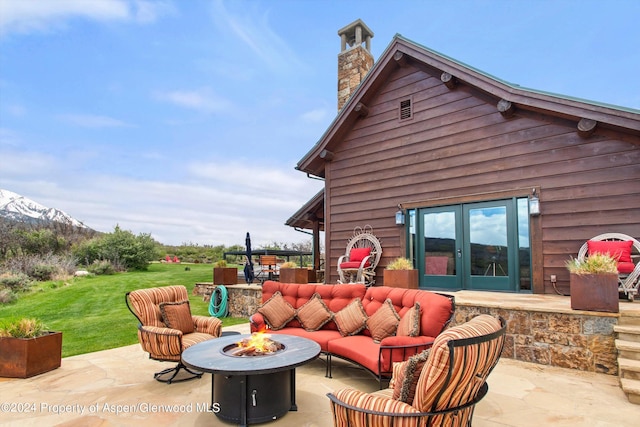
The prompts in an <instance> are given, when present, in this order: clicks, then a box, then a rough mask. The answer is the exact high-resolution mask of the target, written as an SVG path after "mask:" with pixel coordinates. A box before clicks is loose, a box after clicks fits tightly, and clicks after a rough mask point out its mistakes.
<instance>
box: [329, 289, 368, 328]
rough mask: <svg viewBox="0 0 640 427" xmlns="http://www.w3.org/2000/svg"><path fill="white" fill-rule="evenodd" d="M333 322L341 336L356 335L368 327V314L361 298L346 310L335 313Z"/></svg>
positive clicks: (355, 300) (350, 304) (351, 303)
mask: <svg viewBox="0 0 640 427" xmlns="http://www.w3.org/2000/svg"><path fill="white" fill-rule="evenodd" d="M333 320H334V321H335V322H336V325H337V326H338V331H340V335H342V336H343V337H346V336H348V335H355V334H357V333H358V332H360V331H361V330H363V329H364V328H365V327H366V321H367V313H365V311H364V307H362V301H361V300H360V299H359V298H356V299H354V300H353V301H351V302H350V303H349V305H347V306H346V307H345V308H343V309H342V310H340V311H339V312H337V313H335V315H334V316H333Z"/></svg>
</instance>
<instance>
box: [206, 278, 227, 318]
mask: <svg viewBox="0 0 640 427" xmlns="http://www.w3.org/2000/svg"><path fill="white" fill-rule="evenodd" d="M209 314H210V315H212V316H214V317H227V314H228V311H227V288H225V287H224V286H223V285H218V286H216V288H215V289H214V290H213V293H212V294H211V300H210V301H209Z"/></svg>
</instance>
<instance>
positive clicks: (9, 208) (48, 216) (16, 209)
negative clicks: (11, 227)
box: [0, 189, 88, 228]
mask: <svg viewBox="0 0 640 427" xmlns="http://www.w3.org/2000/svg"><path fill="white" fill-rule="evenodd" d="M0 218H3V219H6V220H10V221H17V222H26V223H45V224H47V223H62V224H66V225H72V226H74V227H80V228H88V227H87V226H85V225H84V224H83V223H82V222H81V221H78V220H77V219H75V218H73V217H72V216H70V215H68V214H67V213H65V212H63V211H61V210H59V209H55V208H48V207H46V206H43V205H41V204H39V203H37V202H34V201H33V200H31V199H28V198H26V197H24V196H21V195H20V194H17V193H14V192H12V191H8V190H3V189H0Z"/></svg>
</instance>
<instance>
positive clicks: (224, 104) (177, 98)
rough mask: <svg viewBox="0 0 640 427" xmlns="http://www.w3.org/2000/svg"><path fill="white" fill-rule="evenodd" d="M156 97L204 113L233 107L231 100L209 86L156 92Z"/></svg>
mask: <svg viewBox="0 0 640 427" xmlns="http://www.w3.org/2000/svg"><path fill="white" fill-rule="evenodd" d="M155 98H156V99H159V100H161V101H165V102H169V103H171V104H174V105H177V106H179V107H183V108H188V109H191V110H196V111H200V112H203V113H215V112H223V111H228V110H230V109H231V107H232V103H231V102H229V101H228V100H226V99H224V98H222V97H219V96H217V95H216V94H214V93H213V92H212V91H211V90H210V89H209V88H202V89H198V90H174V91H167V92H156V93H155Z"/></svg>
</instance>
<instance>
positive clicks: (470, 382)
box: [413, 314, 504, 412]
mask: <svg viewBox="0 0 640 427" xmlns="http://www.w3.org/2000/svg"><path fill="white" fill-rule="evenodd" d="M500 328H501V324H500V321H499V320H498V319H496V318H494V317H492V316H489V315H485V314H482V315H479V316H476V317H474V318H473V319H471V320H470V321H468V322H466V323H464V324H462V325H458V326H454V327H452V328H449V329H447V330H446V331H444V332H443V333H441V334H440V335H439V336H438V337H437V338H436V340H435V341H434V343H433V347H432V348H431V354H430V356H429V362H428V363H427V364H426V365H425V366H424V368H423V369H422V372H421V374H420V379H419V380H418V384H417V390H416V395H415V399H414V401H413V406H414V407H415V408H416V409H418V410H419V411H422V412H432V411H435V410H443V409H448V408H451V407H455V406H459V405H461V404H463V403H466V402H468V401H469V400H471V399H473V397H474V396H475V395H476V394H477V392H478V390H479V389H480V387H481V386H482V384H483V383H484V382H485V380H486V377H487V376H488V375H489V372H490V369H491V368H492V367H493V364H494V362H495V360H496V359H497V358H498V357H499V356H500V351H501V349H502V341H503V340H504V335H503V336H501V337H500V339H495V340H491V341H488V342H484V343H479V344H474V345H468V346H464V347H459V348H457V349H456V351H455V352H454V360H453V366H452V375H451V379H450V382H449V383H448V384H447V372H448V371H449V347H448V346H447V343H448V342H449V341H450V340H455V339H461V338H471V337H477V336H482V335H487V334H491V333H493V332H496V331H498V330H500ZM471 347H474V348H473V349H471ZM443 388H444V390H443ZM436 399H437V400H436Z"/></svg>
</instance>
